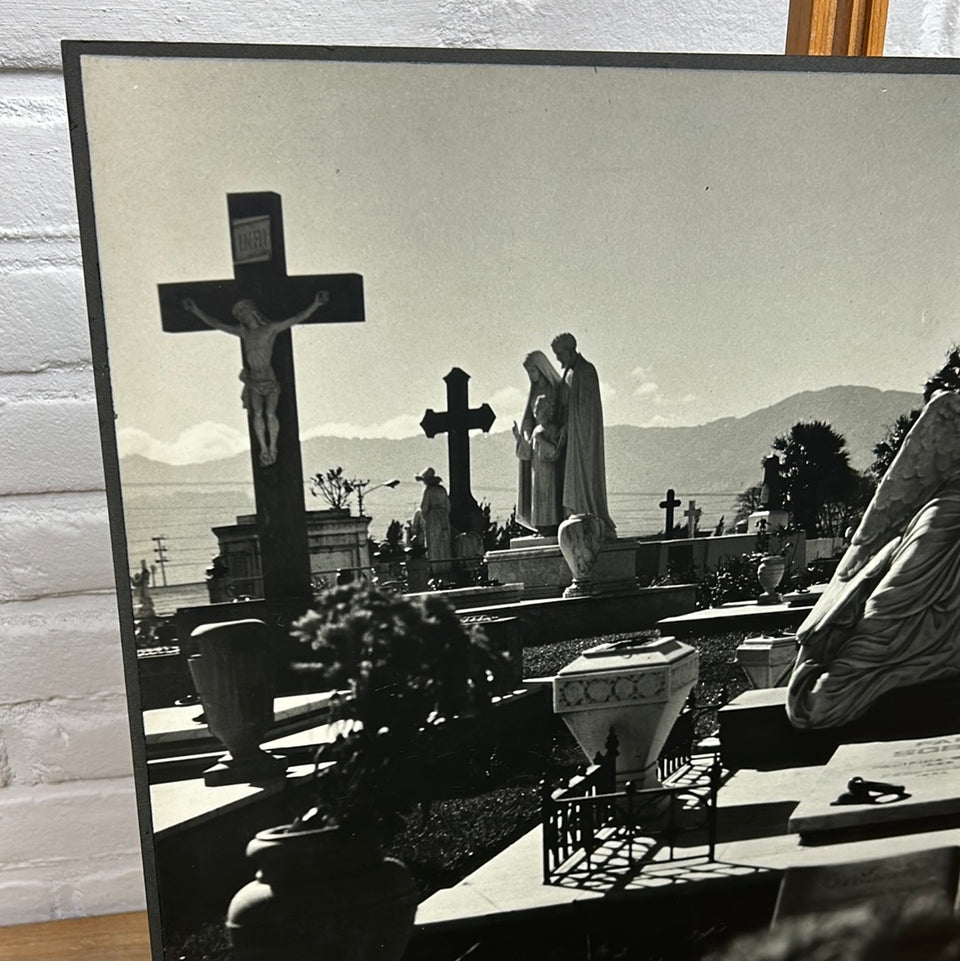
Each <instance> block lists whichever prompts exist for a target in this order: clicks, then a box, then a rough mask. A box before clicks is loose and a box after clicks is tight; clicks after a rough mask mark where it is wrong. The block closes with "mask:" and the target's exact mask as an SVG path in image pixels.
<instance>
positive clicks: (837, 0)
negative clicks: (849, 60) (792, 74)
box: [784, 0, 888, 57]
mask: <svg viewBox="0 0 960 961" xmlns="http://www.w3.org/2000/svg"><path fill="white" fill-rule="evenodd" d="M887 3H888V0H790V12H789V14H788V17H787V43H786V49H785V50H784V53H786V54H787V55H788V56H801V57H802V56H819V57H882V56H883V34H884V31H885V30H886V27H887Z"/></svg>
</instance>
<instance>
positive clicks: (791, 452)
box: [773, 420, 858, 537]
mask: <svg viewBox="0 0 960 961" xmlns="http://www.w3.org/2000/svg"><path fill="white" fill-rule="evenodd" d="M773 449H774V450H776V451H780V453H781V454H782V455H783V458H782V459H783V476H784V480H785V486H786V502H787V503H786V506H787V508H788V509H789V510H790V513H791V514H792V515H793V522H794V524H795V525H796V526H797V527H799V528H801V529H802V530H804V531H806V533H807V536H808V537H817V536H819V535H820V534H821V533H827V532H821V530H820V526H821V520H822V518H824V517H826V516H828V515H829V514H830V512H826V513H825V512H824V507H825V506H826V505H828V504H835V503H842V502H845V501H847V500H848V499H849V498H850V496H851V495H852V494H853V493H854V490H855V488H856V485H857V481H858V476H857V472H856V471H855V470H854V469H853V468H852V467H851V466H850V455H849V453H848V452H847V449H846V439H845V438H844V436H843V435H842V434H838V433H837V432H836V431H835V430H834V429H833V428H832V427H831V426H830V425H829V424H827V423H826V422H824V421H820V420H815V421H800V422H799V423H796V424H794V425H793V427H791V428H790V432H789V433H788V434H785V435H781V436H779V437H777V438H775V439H774V441H773ZM830 533H835V532H830Z"/></svg>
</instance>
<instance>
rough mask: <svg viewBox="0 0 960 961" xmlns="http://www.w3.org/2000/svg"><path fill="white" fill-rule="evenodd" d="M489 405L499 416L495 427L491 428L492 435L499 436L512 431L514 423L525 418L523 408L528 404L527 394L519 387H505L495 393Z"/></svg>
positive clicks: (494, 423) (494, 424)
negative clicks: (502, 432)
mask: <svg viewBox="0 0 960 961" xmlns="http://www.w3.org/2000/svg"><path fill="white" fill-rule="evenodd" d="M487 403H488V404H489V405H490V406H491V407H492V408H493V412H494V413H495V414H496V415H497V419H496V420H495V421H494V422H493V427H491V428H490V433H491V434H497V433H499V432H500V431H504V430H510V427H511V425H512V424H513V422H514V421H515V420H516V421H519V420H520V419H521V417H523V408H524V407H525V406H526V403H527V393H526V391H523V390H520V388H519V387H504V388H503V389H501V390H498V391H495V392H494V393H493V394H492V396H491V397H490V399H489V400H488V401H487Z"/></svg>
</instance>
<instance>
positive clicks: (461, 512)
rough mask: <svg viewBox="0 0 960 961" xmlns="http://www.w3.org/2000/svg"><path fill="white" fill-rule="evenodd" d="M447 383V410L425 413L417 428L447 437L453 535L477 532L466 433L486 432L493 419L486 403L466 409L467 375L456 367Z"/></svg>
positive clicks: (478, 512) (429, 435)
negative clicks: (474, 431) (455, 533)
mask: <svg viewBox="0 0 960 961" xmlns="http://www.w3.org/2000/svg"><path fill="white" fill-rule="evenodd" d="M443 379H444V381H446V384H447V409H446V411H441V412H440V413H439V414H438V413H437V412H436V411H435V410H433V409H432V408H431V409H429V410H427V412H426V413H425V414H424V415H423V420H421V421H420V426H421V427H422V428H423V432H424V433H425V434H426V435H427V437H435V436H436V435H437V434H444V433H445V434H446V435H447V461H448V466H449V471H450V526H451V527H452V528H453V530H454V531H456V532H457V533H463V532H464V531H476V532H477V533H481V531H480V529H479V528H478V525H479V524H480V520H479V515H480V505H479V504H478V503H477V502H476V500H475V499H474V496H473V493H472V492H471V490H470V431H471V430H482V431H483V432H484V433H487V432H488V431H489V430H490V428H491V427H492V426H493V422H494V420H496V416H497V415H496V414H494V412H493V410H492V408H491V407H490V405H489V404H481V405H480V406H479V407H475V408H473V409H472V410H471V409H470V404H469V402H468V400H467V381H468V380H470V375H469V374H467V373H465V372H464V371H462V370H461V369H460V368H459V367H454V368H453V370H451V371H450V373H449V374H447V376H446V377H444V378H443Z"/></svg>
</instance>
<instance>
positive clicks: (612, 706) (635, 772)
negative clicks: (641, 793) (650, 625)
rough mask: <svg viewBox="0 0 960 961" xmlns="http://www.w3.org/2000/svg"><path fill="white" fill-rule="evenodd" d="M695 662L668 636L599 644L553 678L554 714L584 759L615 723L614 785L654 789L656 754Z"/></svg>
mask: <svg viewBox="0 0 960 961" xmlns="http://www.w3.org/2000/svg"><path fill="white" fill-rule="evenodd" d="M699 662H700V656H699V654H698V653H697V650H696V649H695V648H693V647H691V646H690V645H688V644H683V643H681V642H680V641H678V640H677V639H676V638H674V637H663V638H658V639H655V640H646V641H644V640H641V639H640V638H636V639H633V638H630V639H627V640H624V641H616V642H614V643H613V644H601V645H600V646H599V647H594V648H591V649H590V650H588V651H584V653H583V654H581V655H580V657H578V658H577V659H576V660H575V661H573V662H571V663H570V664H568V665H567V666H566V667H565V668H563V670H561V671H560V673H559V674H557V676H556V677H555V678H554V679H553V710H554V713H556V714H559V715H560V716H561V717H562V718H563V720H564V722H565V723H566V725H567V727H568V728H569V729H570V731H571V733H572V734H573V736H574V737H575V738H576V739H577V743H578V744H579V745H580V747H581V748H582V749H583V752H584V754H586V755H587V757H588V759H589V760H590V761H593V759H594V757H595V756H596V755H597V753H598V752H601V751H603V750H604V742H605V741H606V739H607V734H608V733H609V731H610V728H611V727H612V728H613V729H614V732H615V733H616V735H617V739H618V741H619V751H620V753H619V756H618V757H617V785H618V787H623V785H624V784H625V783H626V782H627V781H633V782H634V783H635V784H636V786H637V787H638V788H640V789H646V788H655V787H658V786H659V784H660V782H659V778H658V777H657V757H658V755H659V754H660V749H661V748H662V747H663V744H664V741H666V739H667V735H668V734H669V733H670V729H671V728H672V727H673V724H674V722H675V721H676V719H677V717H679V715H680V711H681V709H682V708H683V705H684V702H685V701H686V699H687V695H688V694H689V693H690V691H691V690H692V688H693V686H694V684H696V682H697V676H698V673H699Z"/></svg>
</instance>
